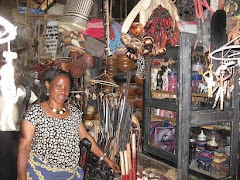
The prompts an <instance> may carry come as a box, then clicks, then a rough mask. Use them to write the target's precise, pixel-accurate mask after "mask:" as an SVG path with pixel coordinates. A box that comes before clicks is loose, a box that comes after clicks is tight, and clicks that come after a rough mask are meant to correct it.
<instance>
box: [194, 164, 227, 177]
mask: <svg viewBox="0 0 240 180" xmlns="http://www.w3.org/2000/svg"><path fill="white" fill-rule="evenodd" d="M189 169H191V170H193V171H196V172H198V173H201V174H204V175H206V176H209V177H212V178H214V179H222V178H226V177H227V176H218V175H216V174H215V173H211V172H209V171H205V170H203V169H198V168H196V167H193V166H191V165H190V166H189Z"/></svg>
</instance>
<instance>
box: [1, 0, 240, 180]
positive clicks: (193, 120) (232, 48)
mask: <svg viewBox="0 0 240 180" xmlns="http://www.w3.org/2000/svg"><path fill="white" fill-rule="evenodd" d="M0 8H1V10H0V78H1V79H0V89H2V87H6V88H7V86H11V82H10V81H11V80H12V78H13V73H12V71H9V69H8V68H9V67H10V68H11V67H12V66H13V62H16V61H17V62H18V63H20V64H22V65H23V66H24V73H23V76H22V79H21V82H22V84H23V85H24V86H25V87H28V88H30V89H31V90H32V91H33V92H34V93H35V94H36V95H37V96H39V94H40V83H41V80H42V77H43V75H44V74H45V73H46V71H47V70H49V69H50V68H52V67H55V68H60V69H62V70H64V71H66V72H68V73H70V74H71V77H72V78H73V87H72V89H71V92H70V95H69V97H68V98H67V100H66V104H72V105H74V106H76V107H77V108H78V109H80V110H81V111H82V112H83V116H82V117H83V122H84V125H85V127H86V129H87V130H88V132H89V133H90V134H91V135H92V136H93V137H94V139H95V141H96V142H97V144H98V145H99V146H100V147H101V149H102V150H103V151H104V152H105V153H106V155H107V156H108V157H109V158H110V159H111V160H114V161H116V162H118V164H119V165H120V167H121V173H120V174H118V173H114V172H113V171H111V169H109V167H107V166H106V164H104V163H102V162H99V161H98V158H97V157H96V156H94V155H93V154H92V153H91V152H90V148H91V146H89V144H88V143H87V142H85V141H81V142H80V144H79V146H80V148H81V157H80V162H79V164H80V166H81V167H82V168H83V170H84V173H85V177H84V178H85V179H86V180H112V179H114V180H117V179H119V180H120V179H121V180H146V179H149V180H150V179H151V180H157V179H158V180H187V179H192V180H209V179H224V180H227V179H229V180H237V179H240V170H239V150H240V144H239V137H240V136H239V132H240V131H239V92H240V91H239V72H240V71H239V63H240V42H239V41H240V2H239V1H238V0H139V1H138V0H103V1H98V0H8V1H7V0H2V1H1V3H0ZM7 67H8V68H7ZM0 91H1V90H0Z"/></svg>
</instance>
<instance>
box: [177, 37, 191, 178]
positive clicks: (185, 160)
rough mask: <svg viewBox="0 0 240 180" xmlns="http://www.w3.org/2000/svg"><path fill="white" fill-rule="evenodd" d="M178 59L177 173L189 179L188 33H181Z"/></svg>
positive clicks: (189, 87)
mask: <svg viewBox="0 0 240 180" xmlns="http://www.w3.org/2000/svg"><path fill="white" fill-rule="evenodd" d="M180 38H181V39H180V44H179V48H180V49H179V61H178V87H180V88H179V89H178V97H179V102H178V106H179V108H178V123H177V124H178V125H177V134H178V136H177V139H178V140H177V151H176V152H177V174H178V179H179V180H183V179H188V174H189V173H188V167H189V138H190V127H189V121H190V108H191V45H190V42H189V37H188V33H181V37H180Z"/></svg>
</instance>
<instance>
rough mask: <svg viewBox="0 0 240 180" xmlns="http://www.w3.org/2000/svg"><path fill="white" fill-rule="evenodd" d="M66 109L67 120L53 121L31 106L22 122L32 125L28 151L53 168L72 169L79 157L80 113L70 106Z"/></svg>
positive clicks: (55, 119) (41, 110)
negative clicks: (67, 113) (29, 149)
mask: <svg viewBox="0 0 240 180" xmlns="http://www.w3.org/2000/svg"><path fill="white" fill-rule="evenodd" d="M68 108H69V110H70V115H69V116H68V117H66V118H54V117H49V116H47V115H46V114H45V111H44V110H43V108H42V107H41V105H40V104H34V105H32V106H31V108H30V109H29V110H28V111H27V112H26V114H25V116H24V118H23V119H26V120H28V121H30V122H31V123H32V124H33V126H35V134H34V138H33V140H32V144H31V151H32V152H33V153H34V154H35V155H36V156H37V157H38V158H39V159H41V160H42V161H43V162H45V163H48V164H50V165H52V166H54V167H57V168H67V169H68V168H69V169H74V168H76V166H77V165H78V161H79V157H80V149H79V141H80V137H79V132H78V129H79V123H81V122H82V113H81V111H80V110H79V109H77V108H76V107H74V106H72V105H69V106H68Z"/></svg>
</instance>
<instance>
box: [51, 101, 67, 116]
mask: <svg viewBox="0 0 240 180" xmlns="http://www.w3.org/2000/svg"><path fill="white" fill-rule="evenodd" d="M47 104H48V107H49V108H50V109H51V110H52V112H54V113H55V114H63V113H65V112H66V108H64V107H63V108H62V110H60V111H58V110H57V109H56V108H52V107H50V105H49V103H48V101H47Z"/></svg>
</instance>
